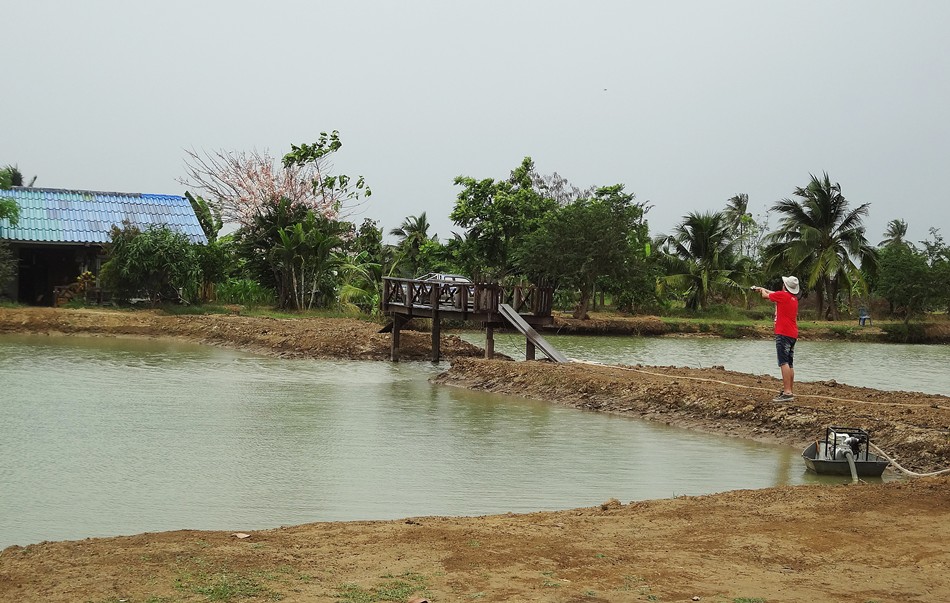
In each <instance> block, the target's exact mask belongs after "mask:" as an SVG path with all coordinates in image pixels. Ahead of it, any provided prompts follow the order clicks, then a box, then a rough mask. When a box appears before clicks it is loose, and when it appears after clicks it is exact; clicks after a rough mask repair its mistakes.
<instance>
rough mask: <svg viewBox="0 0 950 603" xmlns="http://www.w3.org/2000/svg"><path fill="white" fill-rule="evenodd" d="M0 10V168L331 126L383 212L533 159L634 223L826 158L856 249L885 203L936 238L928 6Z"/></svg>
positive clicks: (760, 187)
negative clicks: (856, 215)
mask: <svg viewBox="0 0 950 603" xmlns="http://www.w3.org/2000/svg"><path fill="white" fill-rule="evenodd" d="M0 4H2V10H0V14H2V15H3V20H4V26H3V28H2V30H0V56H2V57H3V59H4V60H3V64H4V72H5V77H4V80H5V84H4V85H3V93H2V96H0V106H2V112H0V165H5V164H8V163H12V164H17V165H19V167H20V169H21V171H22V172H23V173H24V175H25V176H27V177H31V176H33V175H37V176H38V179H37V181H36V185H37V186H45V187H52V188H71V189H88V190H100V191H122V192H146V193H165V194H182V193H183V192H184V190H185V188H184V186H183V185H181V184H180V183H179V182H178V180H179V179H180V178H183V177H184V176H185V169H184V161H185V152H184V149H195V150H197V151H199V152H201V151H212V150H218V149H223V150H234V151H251V150H258V151H265V150H266V151H269V152H270V153H271V154H272V155H274V156H276V157H280V156H282V155H283V154H284V153H285V152H287V151H288V150H289V149H290V145H291V144H299V143H304V142H313V141H315V140H316V139H317V137H318V136H319V133H320V132H321V131H331V130H334V129H336V130H339V131H340V135H341V137H342V140H343V148H342V149H341V151H340V152H339V153H338V154H337V157H336V159H335V161H334V164H335V167H336V169H337V171H339V172H344V173H348V174H350V175H359V174H361V175H363V176H365V177H366V179H367V181H368V183H369V184H370V186H371V187H372V189H373V196H372V197H371V198H370V200H369V202H368V203H366V204H364V205H363V206H362V207H361V208H360V210H359V213H358V214H357V215H356V216H354V219H355V220H357V221H360V220H361V219H362V218H363V217H369V218H372V219H375V220H378V221H379V222H380V225H381V226H382V227H383V228H385V229H386V230H387V231H388V230H389V229H391V228H393V227H395V226H398V225H399V224H400V223H401V222H402V220H403V219H404V218H405V217H406V216H409V215H418V214H420V213H421V212H426V213H427V216H428V217H429V220H430V222H431V223H432V224H433V230H432V231H431V232H435V233H438V235H439V237H440V238H442V239H445V238H447V237H449V236H451V233H452V231H453V230H455V231H461V229H460V228H458V227H456V226H455V225H453V224H452V222H451V220H449V218H448V216H449V213H450V212H451V211H452V208H453V206H454V203H455V199H456V196H457V194H458V192H459V189H458V188H457V187H456V186H455V185H454V184H453V179H454V178H455V177H456V176H458V175H466V176H472V177H475V178H479V179H481V178H495V179H501V178H506V177H507V176H508V175H509V173H510V172H511V170H512V169H513V168H515V167H516V166H517V165H518V164H519V163H520V161H521V159H522V158H523V157H525V156H531V157H532V158H533V159H534V161H535V164H536V167H537V170H538V171H539V172H540V173H541V174H550V173H552V172H557V173H559V174H560V175H562V176H564V177H565V178H567V179H568V180H569V181H570V182H571V183H573V184H574V185H576V186H578V187H581V188H586V187H588V186H591V185H597V186H605V185H610V184H616V183H622V184H624V185H625V186H626V189H627V191H629V192H633V193H634V194H635V195H636V197H637V199H638V200H639V201H643V202H649V204H651V205H652V206H653V208H652V209H651V210H650V212H649V213H648V215H647V218H648V221H649V223H650V228H651V232H652V233H653V234H658V233H661V232H662V233H668V232H670V230H671V229H672V228H673V227H674V226H675V225H676V224H677V223H678V222H679V221H680V220H681V219H682V217H683V216H684V215H685V214H686V213H688V212H690V211H707V210H717V209H721V208H723V207H724V206H725V205H726V202H727V200H728V199H729V198H730V197H732V196H733V195H735V194H737V193H746V194H748V195H749V198H750V203H749V207H750V210H751V211H752V212H753V214H755V215H757V216H758V215H759V214H763V215H764V212H765V210H766V209H767V208H768V207H770V206H771V205H772V204H773V203H774V202H775V201H777V200H779V199H782V198H784V197H791V196H792V192H793V190H794V189H795V187H797V186H805V185H806V184H807V183H808V181H809V174H812V173H814V174H821V173H823V172H826V171H827V172H828V173H829V175H830V177H831V179H832V181H833V182H838V183H840V184H841V187H842V192H843V193H844V195H845V197H846V198H847V199H848V200H849V202H850V203H851V206H852V207H857V206H858V205H859V204H862V203H870V214H869V216H868V218H867V219H866V220H865V224H866V226H867V227H868V233H867V234H868V240H869V241H870V242H871V243H872V244H877V243H878V242H879V241H880V240H881V238H882V237H883V232H884V229H885V227H886V224H887V222H888V221H889V220H891V219H894V218H902V219H904V220H906V221H907V222H908V224H909V227H910V228H909V235H910V237H909V238H910V239H911V240H912V241H919V240H921V239H923V238H925V237H926V236H927V231H928V228H930V227H931V226H935V227H938V228H940V229H941V232H942V234H943V235H944V236H945V237H947V238H948V239H950V218H948V215H950V212H948V211H947V209H946V208H947V201H948V191H950V186H948V184H950V161H948V160H950V126H948V122H950V35H948V33H947V25H948V24H950V2H946V1H945V0H934V1H930V0H927V1H913V0H912V1H908V2H884V1H874V0H870V1H869V0H855V1H804V0H795V1H763V0H749V1H725V0H717V1H701V2H700V1H691V2H677V1H659V0H658V1H656V2H632V1H609V2H607V1H605V2H596V1H591V2H576V1H573V2H561V1H557V0H553V1H552V0H547V1H543V2H540V1H539V2H519V1H516V0H508V1H480V2H465V3H462V2H452V1H449V0H441V1H428V2H422V1H415V0H402V1H398V2H383V1H377V2H358V1H352V0H351V1H332V2H329V1H328V2H320V1H316V0H314V1H306V2H305V1H299V2H291V1H284V0H270V1H268V2H259V1H258V2H249V1H243V0H240V1H238V0H189V1H169V0H163V1H161V2H152V1H135V2H130V1H128V0H115V1H94V0H87V1H83V2H76V1H73V0H62V1H52V0H30V1H29V2H26V1H16V0H5V1H3V2H2V3H0ZM776 222H777V220H776V219H775V218H774V217H773V218H772V220H771V223H770V224H771V225H772V226H775V224H776Z"/></svg>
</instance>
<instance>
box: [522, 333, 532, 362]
mask: <svg viewBox="0 0 950 603" xmlns="http://www.w3.org/2000/svg"><path fill="white" fill-rule="evenodd" d="M524 359H525V360H534V343H532V342H531V340H530V339H528V338H527V337H526V338H525V346H524Z"/></svg>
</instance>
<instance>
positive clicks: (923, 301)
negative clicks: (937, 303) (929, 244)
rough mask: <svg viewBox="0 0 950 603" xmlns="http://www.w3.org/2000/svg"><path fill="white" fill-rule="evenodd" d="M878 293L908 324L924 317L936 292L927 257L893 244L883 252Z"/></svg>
mask: <svg viewBox="0 0 950 603" xmlns="http://www.w3.org/2000/svg"><path fill="white" fill-rule="evenodd" d="M876 280H877V293H878V294H879V295H880V296H881V297H883V298H884V299H886V300H887V301H888V302H889V303H890V305H891V309H892V310H891V311H892V312H893V311H895V310H896V311H897V312H899V313H900V314H901V315H902V316H903V318H904V324H907V323H908V322H909V321H910V319H911V318H912V317H913V316H915V315H918V314H920V313H922V312H923V311H924V310H925V309H926V308H927V306H928V304H929V303H930V302H931V301H932V300H933V299H934V296H935V293H936V289H935V287H934V285H935V282H934V278H933V273H932V271H931V269H930V266H928V264H927V255H926V254H924V253H921V252H920V251H917V250H916V249H914V248H913V247H911V246H909V245H901V244H891V245H887V246H885V247H884V248H883V249H881V252H880V258H879V267H878V275H877V279H876Z"/></svg>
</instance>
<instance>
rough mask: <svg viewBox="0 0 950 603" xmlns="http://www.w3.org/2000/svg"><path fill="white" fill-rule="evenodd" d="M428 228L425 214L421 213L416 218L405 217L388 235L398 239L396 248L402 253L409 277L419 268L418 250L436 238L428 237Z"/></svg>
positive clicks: (433, 236) (434, 236) (436, 236)
mask: <svg viewBox="0 0 950 603" xmlns="http://www.w3.org/2000/svg"><path fill="white" fill-rule="evenodd" d="M429 226H430V224H429V220H428V218H426V212H422V213H421V214H419V215H418V216H407V217H406V219H405V220H403V222H402V224H401V225H400V226H399V227H398V228H393V229H391V230H390V231H389V234H391V235H393V236H394V237H398V239H399V241H398V242H397V243H396V247H397V248H398V249H399V250H400V251H401V252H402V253H401V256H402V258H404V260H405V261H406V262H407V264H408V268H409V273H410V274H411V275H414V274H415V273H416V271H417V270H418V268H419V250H420V249H421V248H422V245H423V243H425V242H426V241H435V240H436V239H437V238H438V235H435V234H433V235H432V236H429Z"/></svg>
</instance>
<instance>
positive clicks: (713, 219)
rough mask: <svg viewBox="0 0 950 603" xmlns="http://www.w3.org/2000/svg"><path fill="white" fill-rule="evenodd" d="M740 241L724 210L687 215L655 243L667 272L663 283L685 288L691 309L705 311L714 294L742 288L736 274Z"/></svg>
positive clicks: (662, 279) (661, 262)
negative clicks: (733, 232) (733, 233)
mask: <svg viewBox="0 0 950 603" xmlns="http://www.w3.org/2000/svg"><path fill="white" fill-rule="evenodd" d="M737 244H738V239H736V238H734V237H733V236H732V231H731V227H730V225H729V221H728V220H727V219H726V217H725V215H724V214H723V212H712V213H709V212H707V213H695V212H694V213H690V214H688V215H686V216H685V217H684V218H683V222H682V223H681V224H680V225H679V226H677V227H676V229H675V231H674V232H673V234H671V235H669V236H666V237H661V238H659V239H658V240H657V241H656V242H655V247H656V248H657V249H659V250H660V253H659V256H658V259H659V261H660V264H661V265H662V266H663V268H664V269H665V271H666V276H664V277H662V278H661V285H670V286H673V287H676V288H678V289H681V290H682V291H684V292H685V293H686V306H687V307H688V308H691V309H695V308H697V307H699V308H702V309H703V310H705V309H706V306H707V304H708V302H709V297H710V295H711V294H712V293H714V292H716V291H724V290H728V289H738V288H739V285H738V283H737V282H736V281H735V274H734V270H735V267H736V260H737V257H736V245H737Z"/></svg>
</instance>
